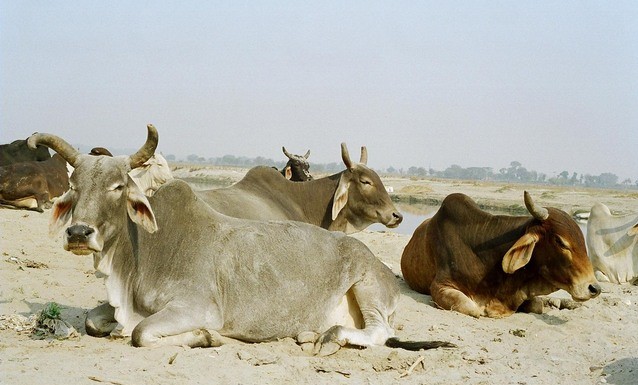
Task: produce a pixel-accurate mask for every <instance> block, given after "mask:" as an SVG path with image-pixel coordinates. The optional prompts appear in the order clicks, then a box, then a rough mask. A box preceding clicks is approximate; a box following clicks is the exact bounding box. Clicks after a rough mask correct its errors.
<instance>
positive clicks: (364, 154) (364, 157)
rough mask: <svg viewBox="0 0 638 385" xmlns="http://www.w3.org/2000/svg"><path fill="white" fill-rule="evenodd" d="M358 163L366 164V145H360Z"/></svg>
mask: <svg viewBox="0 0 638 385" xmlns="http://www.w3.org/2000/svg"><path fill="white" fill-rule="evenodd" d="M359 163H362V164H366V165H367V164H368V149H367V148H366V146H361V160H360V161H359Z"/></svg>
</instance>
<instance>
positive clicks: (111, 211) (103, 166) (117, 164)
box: [28, 124, 159, 255]
mask: <svg viewBox="0 0 638 385" xmlns="http://www.w3.org/2000/svg"><path fill="white" fill-rule="evenodd" d="M158 139H159V138H158V134H157V130H156V129H155V127H153V126H152V125H150V124H149V125H148V137H147V139H146V143H145V144H144V145H143V146H142V148H140V150H139V151H137V152H136V153H135V154H133V155H131V156H117V157H107V156H92V155H88V154H80V153H79V152H78V151H77V150H76V149H74V148H73V147H72V146H71V145H69V144H68V143H67V142H65V141H64V140H63V139H61V138H59V137H57V136H55V135H51V134H43V133H35V134H33V135H32V136H31V137H30V138H29V140H28V143H29V146H30V147H35V146H36V145H38V144H40V145H45V146H47V147H49V148H51V149H52V150H54V151H56V152H57V153H58V154H60V155H61V156H62V157H63V158H64V159H65V160H66V161H67V162H68V163H69V164H70V165H72V166H73V167H74V168H75V170H74V172H73V174H72V175H71V179H70V182H69V184H70V189H69V191H67V192H66V193H65V194H64V195H62V196H61V197H60V198H59V199H58V200H57V201H56V202H55V204H54V205H53V215H52V218H51V222H50V232H51V233H52V234H53V233H56V232H57V231H58V230H59V229H61V228H62V227H64V226H65V225H66V224H67V223H68V222H70V225H69V226H68V227H67V228H66V230H65V233H64V239H63V242H64V249H65V250H68V251H71V252H73V253H74V254H80V255H85V254H91V253H94V252H100V251H102V249H103V248H104V247H105V244H107V243H109V242H110V241H113V240H114V237H116V236H117V235H118V233H120V232H122V231H126V229H127V223H128V221H127V216H128V217H129V218H130V219H131V220H132V221H133V222H135V223H137V224H139V225H141V226H142V227H143V228H144V229H145V230H146V231H148V232H155V231H156V230H157V224H156V222H155V215H154V214H153V210H152V209H151V206H150V204H149V202H148V199H147V198H146V196H145V195H144V193H143V192H142V191H141V190H140V189H139V187H138V186H137V185H136V184H135V182H133V180H132V179H131V177H130V176H129V175H128V173H129V171H131V169H133V168H136V167H139V166H141V165H142V164H143V163H144V162H146V161H147V160H148V159H149V158H150V157H151V155H152V154H153V153H154V151H155V148H156V147H157V142H158Z"/></svg>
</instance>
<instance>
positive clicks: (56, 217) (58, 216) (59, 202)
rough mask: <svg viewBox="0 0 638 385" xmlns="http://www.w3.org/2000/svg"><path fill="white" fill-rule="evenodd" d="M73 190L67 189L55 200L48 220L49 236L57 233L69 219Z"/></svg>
mask: <svg viewBox="0 0 638 385" xmlns="http://www.w3.org/2000/svg"><path fill="white" fill-rule="evenodd" d="M72 207H73V190H68V191H67V192H65V193H64V194H62V196H61V197H59V198H58V199H56V200H55V203H54V204H53V211H52V213H51V219H50V221H49V236H53V235H55V234H57V233H58V232H59V231H60V229H62V227H64V225H66V224H67V222H68V221H69V220H71V213H72V211H73V210H71V208H72Z"/></svg>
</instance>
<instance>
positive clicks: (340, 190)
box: [332, 172, 350, 221]
mask: <svg viewBox="0 0 638 385" xmlns="http://www.w3.org/2000/svg"><path fill="white" fill-rule="evenodd" d="M345 174H346V173H345V172H343V173H342V174H341V178H340V179H339V185H338V186H337V190H336V191H335V195H334V198H333V199H332V220H333V221H334V220H335V219H337V215H339V213H340V212H341V210H342V209H343V208H344V207H345V206H346V203H348V189H349V188H350V180H349V179H348V178H347V177H346V175H345Z"/></svg>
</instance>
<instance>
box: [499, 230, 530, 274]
mask: <svg viewBox="0 0 638 385" xmlns="http://www.w3.org/2000/svg"><path fill="white" fill-rule="evenodd" d="M538 240H539V236H538V234H535V233H525V234H524V235H523V236H522V237H520V238H519V239H518V241H516V243H514V245H513V246H512V247H511V248H510V249H509V250H507V253H505V256H504V257H503V262H502V266H503V271H504V272H506V273H508V274H512V273H514V272H515V271H516V270H518V269H520V268H521V267H523V266H525V265H527V264H528V263H529V260H530V259H531V258H532V252H534V246H535V245H536V242H538Z"/></svg>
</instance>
